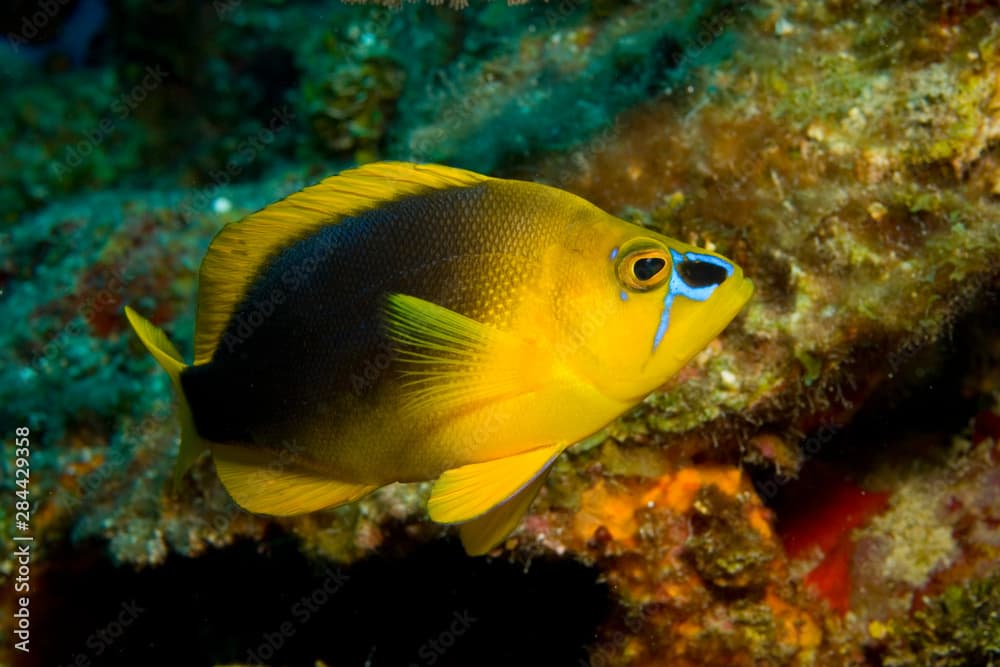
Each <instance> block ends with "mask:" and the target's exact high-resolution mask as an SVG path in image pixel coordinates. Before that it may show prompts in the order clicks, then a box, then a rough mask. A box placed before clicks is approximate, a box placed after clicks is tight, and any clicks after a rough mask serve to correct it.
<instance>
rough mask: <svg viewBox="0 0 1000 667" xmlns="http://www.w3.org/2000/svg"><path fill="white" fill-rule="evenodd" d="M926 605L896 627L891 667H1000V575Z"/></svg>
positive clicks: (946, 593) (950, 591) (951, 591)
mask: <svg viewBox="0 0 1000 667" xmlns="http://www.w3.org/2000/svg"><path fill="white" fill-rule="evenodd" d="M924 604H925V607H924V608H923V609H921V610H920V611H917V612H916V613H915V614H914V615H913V618H912V619H910V620H907V621H900V622H896V623H893V625H892V632H893V634H894V635H895V636H894V638H893V641H892V642H891V643H890V650H889V654H888V655H887V656H886V657H885V659H884V662H883V664H884V665H885V666H886V667H923V666H925V665H934V666H935V667H971V666H972V665H977V666H981V667H995V666H996V665H1000V576H997V575H993V576H990V577H987V578H985V579H978V580H975V581H970V582H968V583H966V584H963V585H960V586H950V587H949V588H948V589H947V590H946V591H944V593H942V594H940V595H938V596H936V597H933V598H929V599H926V600H925V603H924Z"/></svg>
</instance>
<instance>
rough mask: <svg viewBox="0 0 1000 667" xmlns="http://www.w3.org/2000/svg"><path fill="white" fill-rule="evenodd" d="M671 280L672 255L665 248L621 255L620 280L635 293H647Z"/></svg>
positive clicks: (645, 246) (640, 249)
mask: <svg viewBox="0 0 1000 667" xmlns="http://www.w3.org/2000/svg"><path fill="white" fill-rule="evenodd" d="M669 278H670V255H669V253H668V252H667V250H666V249H665V248H660V247H650V243H644V244H642V245H641V247H638V248H636V249H635V250H632V251H631V252H625V253H622V254H621V255H620V259H619V261H618V280H619V281H620V282H621V284H622V285H623V286H625V287H626V288H628V289H630V290H632V291H635V292H646V291H649V290H651V289H655V288H657V287H659V286H660V285H662V284H663V283H664V282H666V281H667V279H669Z"/></svg>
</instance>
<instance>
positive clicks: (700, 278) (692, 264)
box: [677, 260, 727, 287]
mask: <svg viewBox="0 0 1000 667" xmlns="http://www.w3.org/2000/svg"><path fill="white" fill-rule="evenodd" d="M677 273H678V274H680V277H681V279H682V280H683V281H684V282H685V283H687V284H688V286H689V287H708V286H710V285H721V284H722V282H723V281H724V280H725V279H726V277H727V273H726V269H724V268H723V267H721V266H719V265H718V264H712V263H711V262H699V261H697V260H693V261H691V260H689V261H686V262H681V263H680V264H678V265H677Z"/></svg>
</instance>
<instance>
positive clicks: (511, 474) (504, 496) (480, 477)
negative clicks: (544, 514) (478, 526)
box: [427, 445, 565, 523]
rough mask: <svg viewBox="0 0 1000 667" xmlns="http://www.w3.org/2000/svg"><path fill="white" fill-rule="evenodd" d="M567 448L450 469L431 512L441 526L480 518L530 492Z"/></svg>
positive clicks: (554, 447) (437, 489)
mask: <svg viewBox="0 0 1000 667" xmlns="http://www.w3.org/2000/svg"><path fill="white" fill-rule="evenodd" d="M563 449H565V446H564V445H551V446H549V447H542V448H540V449H533V450H531V451H528V452H524V453H522V454H516V455H514V456H506V457H504V458H502V459H496V460H493V461H486V462H484V463H472V464H469V465H466V466H462V467H460V468H455V469H453V470H446V471H445V472H444V473H443V474H442V475H441V476H440V477H439V478H438V480H437V481H436V482H435V483H434V488H433V489H432V490H431V497H430V500H428V501H427V510H428V512H429V513H430V516H431V519H432V520H433V521H436V522H437V523H463V522H466V521H470V520H472V519H477V518H479V517H481V516H483V515H485V514H487V512H489V511H490V510H492V509H494V508H495V507H497V506H498V505H500V504H501V503H504V502H505V501H507V500H508V499H511V498H513V497H514V496H515V495H517V494H519V493H521V492H522V491H524V490H526V489H528V487H529V486H531V485H532V483H534V482H536V481H537V479H538V478H539V477H542V476H543V473H544V472H545V471H546V470H547V469H548V467H549V466H550V465H551V464H552V461H554V460H555V458H556V457H557V456H558V455H559V454H560V453H561V452H562V450H563Z"/></svg>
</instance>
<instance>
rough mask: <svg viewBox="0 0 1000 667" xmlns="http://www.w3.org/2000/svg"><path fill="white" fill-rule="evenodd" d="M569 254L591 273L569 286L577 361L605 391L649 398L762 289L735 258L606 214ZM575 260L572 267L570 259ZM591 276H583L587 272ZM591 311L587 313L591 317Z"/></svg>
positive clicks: (619, 397)
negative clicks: (755, 290)
mask: <svg viewBox="0 0 1000 667" xmlns="http://www.w3.org/2000/svg"><path fill="white" fill-rule="evenodd" d="M593 215H594V219H593V220H594V221H593V224H591V225H589V226H588V233H587V234H586V235H585V240H580V239H581V238H583V237H581V236H580V235H578V240H577V242H576V243H574V244H573V245H574V246H575V247H573V248H571V249H570V250H571V251H572V252H573V256H574V257H576V258H577V259H576V261H577V262H579V261H581V259H580V258H584V259H583V261H585V262H587V264H588V266H589V267H590V270H589V271H587V272H586V275H587V278H586V279H585V280H581V281H580V282H582V283H584V286H582V287H581V286H579V285H578V286H577V287H576V289H574V290H570V294H569V296H568V300H569V301H575V305H574V306H572V307H567V306H565V305H564V306H563V310H564V311H565V312H571V313H574V314H575V315H576V322H575V323H574V324H573V325H570V326H568V327H567V329H569V330H570V331H569V333H567V334H566V335H568V336H570V337H571V338H572V339H574V340H577V341H579V344H578V345H576V346H575V347H571V348H570V349H573V350H574V354H573V359H572V360H571V365H572V366H574V367H575V370H576V374H577V376H579V377H583V378H586V379H587V380H588V381H589V382H590V383H591V384H593V385H594V386H595V388H597V389H598V390H600V391H601V392H602V393H603V394H604V395H606V396H608V397H609V398H612V399H614V400H615V401H617V402H618V403H622V404H628V405H633V404H635V403H638V402H639V401H641V400H642V399H643V398H645V397H646V396H647V395H648V394H649V393H650V392H652V391H654V390H655V389H657V388H658V387H660V386H661V385H663V383H664V382H666V380H668V379H669V378H670V377H671V376H672V375H674V374H675V373H676V372H677V371H678V370H680V368H681V367H682V366H684V364H686V363H687V362H688V361H689V360H690V359H691V358H692V357H694V356H695V355H696V354H697V353H698V352H699V351H701V350H702V349H704V348H705V346H706V345H708V344H709V343H710V342H711V341H712V340H713V339H714V338H715V337H716V336H717V335H718V334H719V333H720V332H721V331H722V330H723V329H724V328H725V327H726V326H727V325H728V324H729V322H731V321H732V320H733V318H734V317H736V315H737V314H738V313H739V312H740V310H741V309H742V308H743V306H744V305H745V304H746V303H747V301H748V300H749V299H750V297H751V295H752V294H753V283H752V282H751V281H750V280H749V279H747V278H746V277H744V275H743V270H742V269H741V268H740V267H739V266H738V265H737V264H736V263H734V262H733V261H732V260H730V259H728V258H726V257H723V256H722V255H719V254H717V253H714V252H710V251H708V250H704V249H702V248H698V247H696V246H692V245H689V244H686V243H683V242H681V241H677V240H675V239H671V238H668V237H666V236H663V235H661V234H657V233H655V232H652V231H650V230H647V229H644V228H642V227H638V226H636V225H633V224H630V223H627V222H625V221H623V220H620V219H618V218H614V217H612V216H610V215H608V214H606V213H603V212H600V215H601V216H603V218H601V219H598V217H597V214H596V213H595V214H593ZM565 260H566V261H571V260H570V259H569V256H568V255H567V257H566V258H565ZM582 273H583V272H577V275H578V276H580V275H581V274H582ZM584 313H587V315H583V314H584Z"/></svg>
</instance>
